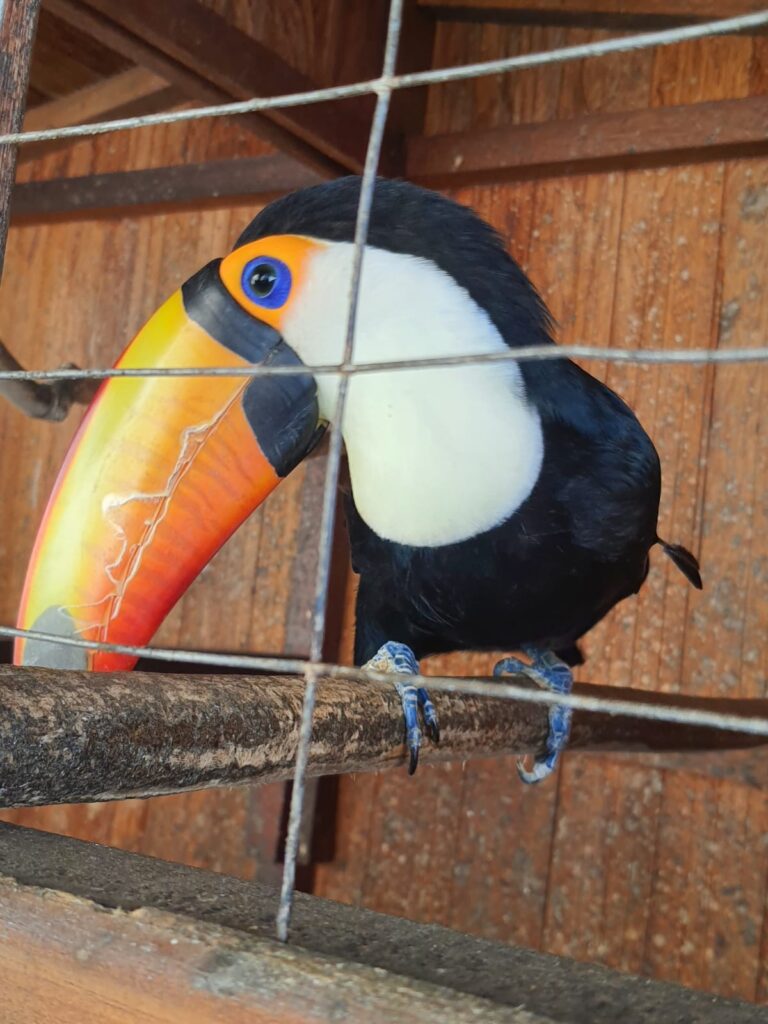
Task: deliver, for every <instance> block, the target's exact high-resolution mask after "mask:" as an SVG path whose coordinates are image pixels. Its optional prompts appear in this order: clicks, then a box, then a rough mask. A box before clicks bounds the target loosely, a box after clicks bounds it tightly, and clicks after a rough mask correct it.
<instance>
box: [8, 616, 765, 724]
mask: <svg viewBox="0 0 768 1024" xmlns="http://www.w3.org/2000/svg"><path fill="white" fill-rule="evenodd" d="M0 636H5V637H13V638H21V639H31V640H40V641H44V642H47V643H52V644H60V645H63V646H65V647H80V648H85V649H87V650H97V651H107V652H110V653H114V654H126V655H130V656H136V657H144V658H155V659H157V660H158V661H187V662H191V663H194V664H198V665H210V666H212V667H214V668H216V667H218V668H229V669H242V670H243V671H254V672H276V673H280V674H290V675H302V674H304V673H305V672H306V671H307V670H311V671H314V672H316V673H317V674H318V676H325V677H328V676H336V677H338V678H341V679H349V680H353V681H356V682H366V683H376V684H382V685H389V686H391V685H392V684H393V683H394V682H406V681H407V682H410V683H413V684H414V685H416V686H424V687H427V688H429V689H432V690H435V691H437V692H444V693H463V694H467V695H469V696H480V697H501V698H503V699H506V700H520V701H524V702H526V703H529V704H546V705H553V704H561V705H563V706H565V707H570V708H574V709H576V710H579V711H587V712H592V713H595V712H598V713H604V714H609V715H621V716H623V717H629V718H645V719H653V720H654V721H659V722H672V723H675V724H677V725H691V726H703V727H704V728H711V729H721V730H724V731H727V732H746V733H750V734H752V735H755V736H768V718H766V717H763V716H760V715H736V714H732V713H728V712H722V711H707V710H706V709H702V708H685V707H680V706H675V705H667V704H656V703H653V702H650V701H649V702H648V703H647V704H646V703H642V704H641V703H635V702H634V701H628V700H621V699H614V698H611V697H587V696H583V695H582V694H570V695H564V694H557V693H551V692H549V691H546V690H538V689H528V688H527V687H524V686H520V685H518V684H516V683H505V682H503V681H501V680H500V681H499V682H484V681H483V680H479V679H469V678H463V677H461V676H423V675H416V676H410V675H408V676H406V675H402V674H398V673H389V672H377V671H374V670H373V669H363V668H352V667H350V666H349V665H336V664H334V663H332V662H320V661H317V662H314V661H311V660H309V659H302V658H281V657H263V656H261V655H254V654H221V653H217V652H212V651H188V650H181V649H179V650H176V649H172V648H163V647H132V646H128V645H125V644H107V643H100V642H98V641H91V640H80V639H76V638H74V637H62V636H58V635H56V634H55V633H42V632H39V631H37V630H30V629H14V628H12V627H10V626H0ZM31 667H34V666H31Z"/></svg>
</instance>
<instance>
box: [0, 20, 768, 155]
mask: <svg viewBox="0 0 768 1024" xmlns="http://www.w3.org/2000/svg"><path fill="white" fill-rule="evenodd" d="M765 25H768V10H764V11H757V12H755V13H753V14H743V15H739V16H737V17H734V18H724V19H718V20H717V21H708V22H701V23H699V24H695V25H682V26H679V27H677V28H672V29H663V30H660V31H656V32H642V33H638V34H636V35H631V36H622V37H621V38H617V39H604V40H600V41H598V42H594V43H582V44H580V45H578V46H564V47H560V48H558V49H554V50H547V51H542V52H538V53H528V54H521V55H518V56H516V57H504V58H501V59H499V60H490V61H482V62H479V63H474V64H463V65H459V66H458V67H451V68H435V69H431V70H429V71H415V72H411V73H409V74H404V75H382V76H381V77H380V78H373V79H370V80H368V81H363V82H353V83H351V84H350V85H339V86H332V87H330V88H327V89H311V90H308V91H306V92H297V93H290V94H287V95H283V96H270V97H261V96H259V97H254V98H253V99H249V100H238V101H236V102H234V103H217V104H211V105H209V106H204V107H193V108H192V109H190V110H175V111H168V112H166V113H159V114H144V115H140V116H138V117H121V118H116V119H114V120H111V121H96V122H93V123H91V124H79V125H67V126H64V127H61V128H47V129H41V130H39V131H33V132H23V131H22V132H8V133H6V134H4V135H0V145H3V144H4V145H11V144H19V145H22V144H25V143H32V142H48V141H53V140H57V139H67V138H81V137H84V136H88V135H103V134H105V133H106V132H116V131H129V130H132V129H136V128H146V127H149V126H151V125H160V124H176V123H178V122H182V121H198V120H201V119H203V118H208V117H210V118H213V117H229V116H233V115H236V114H249V113H258V112H260V111H268V110H282V109H286V108H288V107H298V106H306V105H309V104H313V103H325V102H328V101H331V100H342V99H349V98H350V97H353V96H362V95H366V94H368V93H378V92H379V91H380V90H381V89H383V88H386V89H388V90H390V89H412V88H416V87H418V86H424V85H440V84H443V83H445V82H457V81H462V80H463V79H467V78H480V77H482V76H485V75H498V74H506V73H508V72H510V71H516V70H521V69H524V68H532V67H540V66H541V65H545V64H555V63H563V62H565V61H572V60H584V59H589V58H591V57H602V56H605V55H607V54H611V53H626V52H628V51H631V50H639V49H645V48H648V47H651V46H670V45H673V44H676V43H682V42H688V41H690V40H693V39H703V38H706V37H708V36H714V35H723V34H725V33H736V32H745V31H748V30H750V29H756V28H761V27H762V26H765Z"/></svg>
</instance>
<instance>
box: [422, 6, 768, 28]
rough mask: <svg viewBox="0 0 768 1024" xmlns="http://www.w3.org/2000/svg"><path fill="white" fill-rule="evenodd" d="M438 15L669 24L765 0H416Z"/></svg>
mask: <svg viewBox="0 0 768 1024" xmlns="http://www.w3.org/2000/svg"><path fill="white" fill-rule="evenodd" d="M418 3H419V6H420V7H422V8H423V9H424V10H425V11H428V12H429V13H430V14H432V15H433V16H434V17H435V18H436V19H437V20H439V21H467V22H494V23H504V22H511V23H513V24H520V25H564V26H569V25H573V26H580V27H583V28H612V29H624V30H630V29H654V28H671V27H672V26H674V25H685V24H690V23H692V22H697V21H710V20H715V19H717V18H733V17H736V16H737V15H739V14H752V13H753V12H755V11H761V10H763V9H764V7H765V3H764V0H725V2H722V3H720V2H718V0H685V2H683V3H675V4H670V3H667V2H665V0H418Z"/></svg>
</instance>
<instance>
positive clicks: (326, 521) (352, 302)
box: [276, 0, 403, 942]
mask: <svg viewBox="0 0 768 1024" xmlns="http://www.w3.org/2000/svg"><path fill="white" fill-rule="evenodd" d="M402 11H403V0H391V2H390V6H389V18H388V21H387V39H386V44H385V47H384V64H383V69H382V76H381V79H380V80H379V83H378V84H377V86H376V109H375V111H374V114H373V119H372V121H371V130H370V134H369V136H368V149H367V151H366V155H365V167H364V169H363V176H362V181H361V183H360V199H359V202H358V207H357V220H356V222H355V239H354V253H353V259H352V277H351V280H350V289H349V307H348V316H347V330H346V338H345V341H344V363H345V364H348V363H349V362H350V361H351V358H352V351H353V347H354V340H355V324H356V322H357V309H358V303H359V298H360V280H361V275H362V269H363V258H364V255H365V243H366V239H367V237H368V225H369V222H370V217H371V207H372V205H373V194H374V189H375V185H376V172H377V169H378V165H379V156H380V154H381V146H382V142H383V139H384V129H385V126H386V123H387V114H388V113H389V101H390V97H391V95H392V84H391V82H390V79H391V77H392V76H393V75H394V72H395V62H396V60H397V49H398V44H399V42H400V29H401V25H402ZM348 389H349V376H348V375H347V374H344V375H343V376H342V377H341V380H340V381H339V390H338V393H337V396H336V404H335V410H334V413H335V415H334V429H333V433H332V436H331V445H330V451H329V454H328V465H327V468H326V473H325V482H324V487H323V509H322V517H321V521H320V542H319V553H318V564H317V576H316V582H315V599H314V609H313V620H312V640H311V645H310V654H309V664H308V665H307V667H306V669H305V672H304V679H305V682H306V687H305V690H304V704H303V707H302V714H301V726H300V730H299V741H298V747H297V750H296V770H295V772H294V779H293V789H292V792H291V807H290V812H289V816H288V834H287V837H286V843H285V862H284V865H283V880H282V885H281V888H280V905H279V907H278V911H277V922H276V924H277V938H278V940H279V941H280V942H286V941H287V939H288V928H289V926H290V920H291V911H292V909H293V891H294V883H295V880H296V857H297V853H298V847H299V831H300V827H301V815H302V810H303V807H304V789H305V782H306V772H307V760H308V757H309V744H310V740H311V737H312V716H313V713H314V710H315V698H316V695H317V679H318V663H319V662H320V661H321V660H322V654H323V640H324V638H325V622H326V613H327V608H328V584H329V579H330V572H331V556H332V551H333V535H334V522H335V517H336V497H337V491H338V481H339V469H340V466H341V445H342V434H341V425H342V421H343V417H344V406H345V402H346V398H347V391H348Z"/></svg>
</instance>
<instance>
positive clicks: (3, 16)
mask: <svg viewBox="0 0 768 1024" xmlns="http://www.w3.org/2000/svg"><path fill="white" fill-rule="evenodd" d="M39 10H40V0H32V2H30V3H24V4H21V3H15V4H3V6H2V7H0V132H3V133H5V132H17V131H19V129H20V128H21V125H22V121H23V119H24V106H25V100H26V93H27V82H28V81H29V65H30V59H31V54H32V43H33V41H34V37H35V26H36V24H37V15H38V11H39ZM16 148H17V147H16V146H0V278H2V273H3V259H4V255H5V241H6V236H7V234H8V218H9V211H10V196H11V187H12V185H13V179H14V174H15V172H16Z"/></svg>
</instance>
